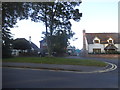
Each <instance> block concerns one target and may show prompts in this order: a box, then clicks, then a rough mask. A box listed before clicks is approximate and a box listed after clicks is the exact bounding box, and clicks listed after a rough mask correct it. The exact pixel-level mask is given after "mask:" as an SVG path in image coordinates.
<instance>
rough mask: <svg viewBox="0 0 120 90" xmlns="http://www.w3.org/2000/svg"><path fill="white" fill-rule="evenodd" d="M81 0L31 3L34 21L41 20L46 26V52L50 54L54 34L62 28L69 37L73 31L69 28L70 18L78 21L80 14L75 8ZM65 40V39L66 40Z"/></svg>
mask: <svg viewBox="0 0 120 90" xmlns="http://www.w3.org/2000/svg"><path fill="white" fill-rule="evenodd" d="M80 3H81V2H47V3H46V2H40V3H34V4H33V13H32V14H31V18H32V20H33V21H35V22H39V21H43V22H44V24H45V27H46V33H45V37H46V40H47V46H48V53H49V55H50V56H51V54H52V52H53V50H52V49H53V46H54V45H52V44H54V43H53V42H52V40H53V37H54V35H55V34H56V33H57V32H59V30H62V31H64V32H66V35H67V38H66V39H70V38H71V37H72V36H73V35H74V33H73V32H72V30H71V26H72V25H71V22H70V19H73V20H75V21H79V20H80V17H81V16H82V14H81V13H79V9H75V7H76V6H79V5H80ZM48 38H49V39H48ZM66 41H67V40H66Z"/></svg>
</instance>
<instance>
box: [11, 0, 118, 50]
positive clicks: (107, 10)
mask: <svg viewBox="0 0 120 90" xmlns="http://www.w3.org/2000/svg"><path fill="white" fill-rule="evenodd" d="M118 1H119V0H82V3H81V4H80V6H79V7H78V8H79V9H80V12H81V13H82V17H81V20H80V21H79V22H75V21H73V20H71V23H72V31H73V32H75V35H74V37H73V39H71V40H70V43H71V46H75V47H76V49H82V47H83V43H82V42H83V41H82V39H83V38H82V37H83V36H82V31H83V30H86V33H111V32H118ZM16 26H17V27H15V28H11V33H12V34H13V38H14V39H16V38H26V39H27V40H29V36H31V41H32V42H33V43H35V44H36V45H37V46H38V47H40V43H39V41H40V40H42V38H41V37H43V36H44V35H43V34H42V31H45V26H44V24H43V23H42V22H41V23H35V22H33V21H31V20H30V19H29V20H21V21H18V23H17V24H16ZM74 38H78V39H74Z"/></svg>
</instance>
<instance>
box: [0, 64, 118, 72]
mask: <svg viewBox="0 0 120 90" xmlns="http://www.w3.org/2000/svg"><path fill="white" fill-rule="evenodd" d="M2 67H15V68H31V69H46V70H57V71H59V70H60V71H77V72H81V73H101V72H108V71H113V70H115V69H116V68H117V66H116V65H115V64H112V63H108V65H107V66H106V67H96V66H80V65H58V64H38V63H13V62H3V63H2Z"/></svg>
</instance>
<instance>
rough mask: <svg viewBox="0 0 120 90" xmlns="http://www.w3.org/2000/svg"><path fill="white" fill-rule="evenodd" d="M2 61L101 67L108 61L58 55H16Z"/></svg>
mask: <svg viewBox="0 0 120 90" xmlns="http://www.w3.org/2000/svg"><path fill="white" fill-rule="evenodd" d="M2 62H18V63H19V62H21V63H41V64H63V65H83V66H100V67H104V66H106V65H107V64H106V63H104V62H102V61H97V60H86V59H68V58H58V57H14V58H7V59H3V60H2Z"/></svg>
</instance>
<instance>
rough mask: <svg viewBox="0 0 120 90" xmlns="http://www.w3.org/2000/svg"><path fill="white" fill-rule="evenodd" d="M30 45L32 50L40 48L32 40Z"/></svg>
mask: <svg viewBox="0 0 120 90" xmlns="http://www.w3.org/2000/svg"><path fill="white" fill-rule="evenodd" d="M30 45H31V47H32V48H33V49H34V50H37V51H39V50H40V49H39V48H38V47H37V46H36V45H35V44H34V43H33V42H31V43H30Z"/></svg>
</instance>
